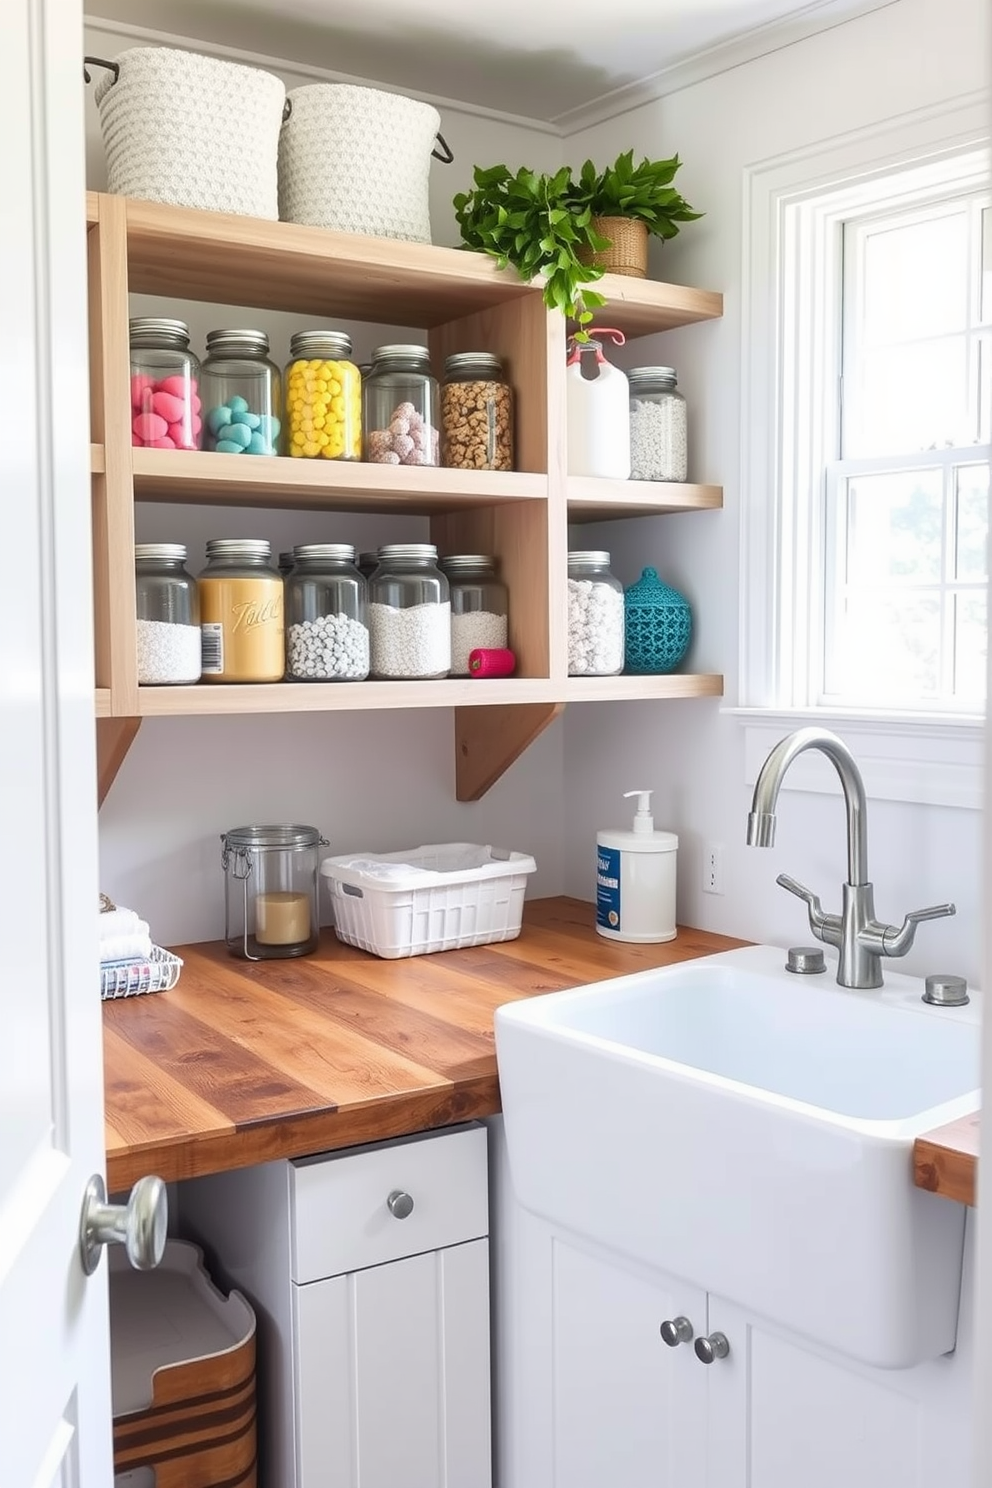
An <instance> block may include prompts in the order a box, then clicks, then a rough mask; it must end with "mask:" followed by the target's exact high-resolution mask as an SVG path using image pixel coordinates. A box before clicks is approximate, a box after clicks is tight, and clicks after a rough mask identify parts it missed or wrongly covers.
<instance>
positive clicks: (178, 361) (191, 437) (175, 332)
mask: <svg viewBox="0 0 992 1488" xmlns="http://www.w3.org/2000/svg"><path fill="white" fill-rule="evenodd" d="M128 337H129V340H130V344H131V443H132V444H133V445H136V446H137V447H138V448H139V449H142V448H143V449H184V450H196V449H199V448H200V446H201V444H202V432H203V425H202V417H201V404H200V363H199V362H198V361H197V359H196V357H195V356H194V355H193V353H192V352H191V351H190V349H189V327H188V326H187V325H186V323H185V321H182V320H164V319H162V318H160V317H158V316H147V315H143V316H138V317H136V318H135V319H133V320H130V321H128Z"/></svg>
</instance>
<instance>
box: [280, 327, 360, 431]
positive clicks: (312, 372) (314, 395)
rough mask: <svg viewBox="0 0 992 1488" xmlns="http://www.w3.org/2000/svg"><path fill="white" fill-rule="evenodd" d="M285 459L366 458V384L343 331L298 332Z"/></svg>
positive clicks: (292, 347) (288, 388)
mask: <svg viewBox="0 0 992 1488" xmlns="http://www.w3.org/2000/svg"><path fill="white" fill-rule="evenodd" d="M285 395H286V404H285V406H286V453H287V454H290V455H294V456H296V458H297V459H305V460H316V459H319V458H320V459H324V460H360V459H361V458H362V379H361V375H360V374H359V371H358V368H357V367H356V366H355V364H354V362H353V361H352V360H351V337H350V336H347V335H345V333H344V332H343V331H297V332H296V334H295V335H294V336H293V337H292V338H291V339H290V343H289V363H288V365H287V367H286V381H285Z"/></svg>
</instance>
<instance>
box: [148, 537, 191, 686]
mask: <svg viewBox="0 0 992 1488" xmlns="http://www.w3.org/2000/svg"><path fill="white" fill-rule="evenodd" d="M185 564H186V548H185V546H184V545H183V544H182V543H135V546H134V583H135V595H136V601H137V625H138V683H139V685H142V686H149V685H152V686H158V685H162V684H166V683H172V684H178V683H182V682H199V680H200V604H199V599H198V596H197V592H196V580H195V579H194V578H193V576H192V574H190V573H187V571H186V567H185Z"/></svg>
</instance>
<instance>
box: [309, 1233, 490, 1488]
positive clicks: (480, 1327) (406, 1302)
mask: <svg viewBox="0 0 992 1488" xmlns="http://www.w3.org/2000/svg"><path fill="white" fill-rule="evenodd" d="M293 1309H294V1334H295V1350H294V1355H295V1357H294V1372H295V1381H296V1401H297V1409H296V1429H297V1433H298V1438H297V1449H298V1458H297V1460H298V1462H299V1468H300V1471H299V1481H298V1488H398V1485H400V1484H411V1485H414V1484H415V1485H416V1488H488V1484H489V1483H490V1481H491V1465H490V1464H491V1451H490V1409H489V1244H488V1241H486V1240H475V1241H472V1242H470V1243H468V1244H465V1245H455V1246H451V1247H449V1248H447V1249H445V1250H438V1251H432V1252H428V1253H427V1254H425V1255H418V1256H411V1257H409V1258H408V1259H406V1260H401V1261H392V1262H390V1263H389V1264H388V1265H384V1266H373V1267H370V1268H369V1269H368V1270H364V1271H356V1272H351V1273H349V1274H347V1275H344V1276H335V1277H332V1278H331V1279H330V1280H326V1281H314V1282H310V1283H308V1284H307V1285H305V1286H294V1288H293Z"/></svg>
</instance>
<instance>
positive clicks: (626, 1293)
mask: <svg viewBox="0 0 992 1488" xmlns="http://www.w3.org/2000/svg"><path fill="white" fill-rule="evenodd" d="M549 1280H550V1285H551V1287H552V1294H553V1295H552V1314H553V1323H552V1340H553V1341H552V1359H551V1369H552V1380H553V1398H552V1418H553V1453H554V1456H553V1460H554V1476H553V1485H554V1488H606V1485H616V1488H620V1485H622V1488H702V1481H703V1479H702V1464H703V1460H704V1453H703V1450H702V1442H703V1431H704V1429H705V1420H704V1401H705V1388H706V1380H705V1376H706V1369H705V1367H704V1366H703V1365H702V1364H700V1363H699V1361H698V1359H697V1358H696V1357H695V1355H694V1353H693V1349H692V1344H691V1342H687V1343H681V1344H678V1345H676V1346H675V1347H669V1346H667V1345H666V1344H665V1343H664V1342H663V1341H662V1338H661V1334H660V1327H661V1324H662V1323H663V1322H664V1321H665V1320H666V1319H674V1318H676V1317H679V1316H685V1317H688V1318H689V1320H690V1321H691V1322H692V1324H693V1326H694V1328H696V1329H697V1330H698V1329H699V1328H700V1326H701V1325H702V1321H703V1316H704V1311H705V1298H704V1296H703V1294H702V1293H701V1292H697V1291H696V1290H695V1289H694V1288H692V1287H686V1286H683V1285H682V1284H681V1283H679V1282H674V1281H673V1282H666V1280H665V1279H664V1278H663V1277H660V1276H658V1275H657V1274H655V1275H653V1276H650V1277H649V1276H647V1275H645V1274H643V1273H637V1272H634V1271H631V1270H627V1269H626V1268H625V1267H624V1266H623V1265H621V1264H619V1263H618V1262H617V1261H616V1260H615V1259H614V1258H609V1259H606V1258H603V1257H600V1256H597V1255H595V1254H593V1253H592V1252H589V1251H586V1250H584V1249H582V1248H580V1247H579V1246H578V1245H575V1244H572V1243H569V1242H567V1241H565V1240H564V1239H563V1238H562V1237H561V1236H560V1235H556V1236H555V1237H554V1238H553V1240H552V1241H551V1274H550V1278H549ZM549 1488H550V1485H549ZM804 1488H805V1485H804Z"/></svg>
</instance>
